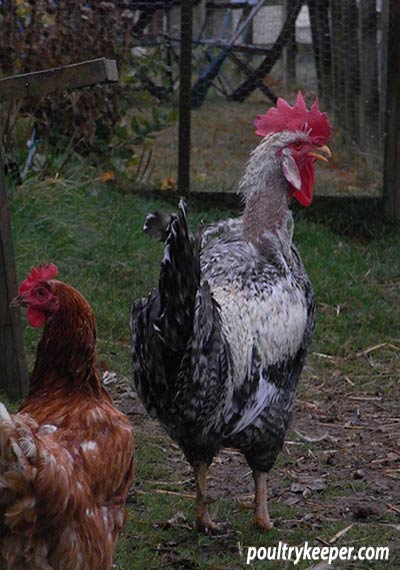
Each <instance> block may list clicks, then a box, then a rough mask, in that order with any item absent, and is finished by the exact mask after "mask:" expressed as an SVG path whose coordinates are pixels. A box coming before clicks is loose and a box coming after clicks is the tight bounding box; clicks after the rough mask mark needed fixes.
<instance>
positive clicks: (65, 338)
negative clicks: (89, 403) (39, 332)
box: [30, 282, 101, 394]
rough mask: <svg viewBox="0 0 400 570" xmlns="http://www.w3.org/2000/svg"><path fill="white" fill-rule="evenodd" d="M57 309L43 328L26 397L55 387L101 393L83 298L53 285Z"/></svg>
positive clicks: (92, 326)
mask: <svg viewBox="0 0 400 570" xmlns="http://www.w3.org/2000/svg"><path fill="white" fill-rule="evenodd" d="M56 294H57V296H58V299H59V302H60V307H59V309H58V310H57V312H56V313H55V314H54V315H53V316H52V317H51V318H50V319H49V320H48V322H47V323H46V325H45V328H44V331H43V336H42V338H41V340H40V342H39V345H38V349H37V355H36V362H35V366H34V370H33V373H32V377H31V383H30V394H31V393H32V392H34V391H38V390H39V391H41V390H42V389H45V390H47V389H48V390H49V391H50V390H51V389H52V388H53V387H54V388H55V386H54V383H56V384H57V387H63V386H65V387H67V388H69V389H71V388H74V389H81V390H82V389H88V390H89V391H92V392H94V393H99V392H100V390H101V382H100V377H99V372H98V368H97V356H96V321H95V317H94V314H93V311H92V309H91V307H90V305H89V304H88V303H87V301H86V300H85V298H84V297H83V296H82V295H81V294H80V293H79V291H77V290H76V289H74V288H73V287H70V286H69V285H66V284H64V283H61V282H57V285H56Z"/></svg>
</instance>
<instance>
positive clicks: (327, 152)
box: [307, 145, 332, 162]
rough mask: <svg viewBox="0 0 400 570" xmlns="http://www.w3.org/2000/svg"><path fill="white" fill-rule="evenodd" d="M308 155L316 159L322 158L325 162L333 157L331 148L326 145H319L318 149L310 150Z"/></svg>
mask: <svg viewBox="0 0 400 570" xmlns="http://www.w3.org/2000/svg"><path fill="white" fill-rule="evenodd" d="M320 153H322V154H320ZM307 155H308V156H312V157H314V158H315V159H316V160H322V161H323V162H328V161H329V159H330V158H332V153H331V149H330V148H329V147H328V146H326V145H324V146H319V147H318V148H317V149H316V150H310V151H309V152H308V153H307Z"/></svg>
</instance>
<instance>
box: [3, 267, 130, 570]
mask: <svg viewBox="0 0 400 570" xmlns="http://www.w3.org/2000/svg"><path fill="white" fill-rule="evenodd" d="M57 273H58V270H57V267H56V266H55V265H54V264H50V265H47V266H45V267H41V266H39V267H38V268H37V269H35V268H33V269H32V272H31V273H30V275H29V276H28V277H27V279H25V281H23V283H22V284H21V286H20V288H19V295H18V296H17V297H16V298H15V299H14V300H13V301H12V303H11V306H13V307H21V306H22V307H27V318H28V321H29V323H30V324H31V325H32V326H33V327H42V326H44V332H43V336H42V338H41V341H40V343H39V346H38V350H37V356H36V362H35V366H34V370H33V373H32V377H31V382H30V391H29V394H28V397H27V398H26V400H25V403H24V404H23V405H22V407H21V409H20V411H19V413H17V414H16V415H13V416H12V415H10V414H9V413H8V411H7V410H6V408H5V406H4V405H3V404H0V568H2V569H7V570H11V569H12V570H19V569H21V570H24V569H26V568H29V570H51V569H54V570H78V569H82V570H89V569H90V570H94V569H96V570H110V569H111V568H112V557H113V551H114V547H115V545H116V542H117V540H118V536H119V534H120V532H121V530H122V528H123V527H124V524H125V519H126V513H125V509H124V506H125V502H126V498H127V494H128V491H129V487H130V485H131V482H132V478H133V469H134V468H133V460H134V442H133V434H132V428H131V426H130V424H129V422H128V419H127V418H126V417H125V416H124V415H123V414H122V413H121V412H119V411H118V410H117V409H116V408H115V407H114V405H113V403H112V401H111V398H110V396H109V395H108V393H107V392H106V390H105V389H104V388H103V386H102V384H101V381H100V377H99V372H98V369H97V363H96V323H95V318H94V315H93V312H92V310H91V308H90V306H89V304H88V303H87V301H86V300H85V299H84V297H83V296H82V295H81V294H80V293H79V292H78V291H77V290H76V289H74V288H73V287H70V286H69V285H66V284H65V283H61V282H60V281H58V280H56V279H54V278H55V276H56V275H57Z"/></svg>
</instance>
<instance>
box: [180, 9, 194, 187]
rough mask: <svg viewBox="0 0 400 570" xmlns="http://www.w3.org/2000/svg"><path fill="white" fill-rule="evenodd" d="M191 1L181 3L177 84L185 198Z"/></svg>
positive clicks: (181, 166) (188, 122)
mask: <svg viewBox="0 0 400 570" xmlns="http://www.w3.org/2000/svg"><path fill="white" fill-rule="evenodd" d="M192 26H193V0H185V2H182V3H181V53H180V64H179V67H180V69H179V73H180V84H179V144H178V152H179V155H178V190H179V193H180V195H181V196H187V195H188V194H189V190H190V152H191V150H190V119H191V117H190V115H191V92H192V39H193V31H192Z"/></svg>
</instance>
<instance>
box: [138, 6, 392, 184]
mask: <svg viewBox="0 0 400 570" xmlns="http://www.w3.org/2000/svg"><path fill="white" fill-rule="evenodd" d="M131 4H136V8H137V14H136V15H135V18H136V21H139V20H140V18H141V17H143V16H141V13H142V14H143V11H144V10H145V9H148V5H149V4H151V5H152V10H153V13H152V14H151V15H150V14H149V15H148V21H147V23H146V25H143V26H142V29H141V30H140V33H139V34H137V36H136V38H135V45H134V46H133V48H132V54H133V67H134V74H135V77H136V78H139V79H140V82H141V85H142V87H144V89H145V91H146V93H147V95H148V96H149V98H150V99H151V100H152V101H153V104H156V107H155V108H154V107H153V109H152V113H153V115H152V116H153V119H154V116H155V117H157V116H159V117H160V125H159V126H160V129H159V132H155V133H154V137H153V138H152V143H151V145H150V146H151V151H149V152H151V159H150V160H149V167H148V170H147V173H146V177H147V178H146V180H147V182H148V183H150V184H151V185H155V186H161V187H162V188H164V189H165V190H168V189H170V188H171V189H172V188H175V187H176V184H177V176H178V175H177V172H178V161H179V156H178V152H177V149H178V125H177V115H176V114H175V113H174V111H173V110H174V109H177V108H178V100H179V89H180V71H182V66H181V69H180V63H181V57H182V55H184V54H182V50H183V49H186V48H185V47H184V46H183V45H182V44H181V32H182V31H185V30H183V29H182V28H185V27H187V26H190V25H191V24H190V16H188V15H187V14H188V10H187V7H186V9H185V8H183V7H182V5H181V2H175V1H169V2H134V3H131ZM187 4H190V3H187ZM192 4H193V14H192V32H193V43H192V48H191V65H192V81H191V91H188V92H186V93H184V100H185V99H186V101H187V100H188V99H189V98H190V101H191V106H192V113H191V126H192V138H191V152H190V162H191V170H190V174H191V190H193V191H196V190H208V191H216V192H218V191H232V192H235V191H236V189H237V186H238V181H239V179H240V176H241V174H242V171H243V168H244V164H245V162H246V159H247V156H248V153H249V151H250V150H251V149H252V148H254V146H255V145H256V144H257V143H258V141H259V139H258V138H257V137H256V136H255V134H254V128H253V126H252V123H253V120H254V118H255V117H256V115H257V114H260V113H265V111H266V110H267V109H268V108H269V106H270V105H272V104H273V103H274V102H275V101H276V99H277V97H283V98H285V99H286V100H288V101H289V102H293V101H294V99H295V96H296V92H297V91H298V90H301V91H302V92H303V94H304V96H305V99H306V101H307V102H308V103H311V102H312V101H313V100H314V98H315V97H316V96H318V97H319V99H320V106H321V108H322V109H323V110H325V111H326V112H327V113H328V114H329V117H330V120H331V123H332V126H333V137H332V141H331V143H330V146H331V147H332V150H333V154H334V159H333V160H332V162H331V163H330V165H329V167H325V165H324V167H323V168H319V172H318V175H317V185H316V190H317V192H319V193H326V194H343V195H346V194H347V195H349V194H350V195H360V194H364V195H365V194H369V195H376V194H378V193H379V192H380V189H381V177H382V163H383V150H382V149H383V133H384V125H383V117H384V109H385V79H386V78H385V69H386V40H387V26H388V22H387V12H388V0H330V1H328V0H308V1H305V0H247V1H240V0H229V1H227V0H213V1H211V0H201V1H195V2H193V3H192ZM139 5H141V6H139ZM146 6H147V8H146ZM156 6H157V9H155V7H156ZM186 6H187V5H186ZM182 10H184V12H185V11H186V19H185V13H184V12H182ZM143 21H144V20H143ZM181 102H182V98H181ZM150 107H151V105H150ZM154 109H156V112H155V111H154ZM161 123H163V125H161ZM149 148H150V147H149ZM180 152H181V153H182V152H183V153H185V152H189V148H187V149H186V150H185V149H182V147H181V149H180Z"/></svg>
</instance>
